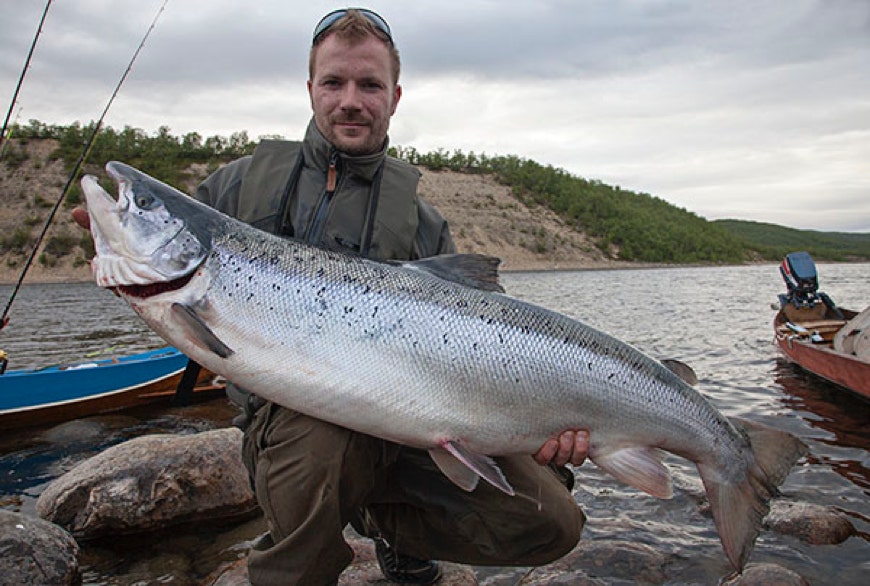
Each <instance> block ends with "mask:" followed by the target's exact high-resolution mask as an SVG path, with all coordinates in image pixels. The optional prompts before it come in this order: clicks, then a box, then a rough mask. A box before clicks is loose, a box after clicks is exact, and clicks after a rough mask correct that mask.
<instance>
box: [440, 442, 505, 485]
mask: <svg viewBox="0 0 870 586" xmlns="http://www.w3.org/2000/svg"><path fill="white" fill-rule="evenodd" d="M429 454H430V455H431V456H432V459H433V460H434V461H435V464H436V465H437V466H438V468H439V469H440V470H441V471H442V472H443V473H444V475H445V476H447V478H449V479H450V480H452V481H453V483H454V484H456V485H457V486H459V487H460V488H462V489H464V490H467V491H472V490H474V489H475V487H476V486H477V480H478V478H483V479H484V480H486V481H487V482H489V483H490V484H491V485H493V486H494V487H496V488H497V489H499V490H500V491H502V492H504V493H505V494H509V495H511V496H514V494H516V493H515V491H514V489H513V487H512V486H511V485H510V483H508V481H507V479H506V478H505V477H504V474H503V473H502V471H501V469H500V468H499V467H498V464H496V462H495V460H493V459H492V458H490V457H489V456H484V455H482V454H478V453H475V452H472V451H471V450H469V449H468V448H466V447H465V446H463V445H461V444H459V443H457V442H452V441H448V442H444V443H443V444H442V445H441V448H436V449H433V450H429Z"/></svg>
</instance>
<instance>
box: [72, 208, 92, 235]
mask: <svg viewBox="0 0 870 586" xmlns="http://www.w3.org/2000/svg"><path fill="white" fill-rule="evenodd" d="M72 217H73V220H75V221H76V224H78V225H79V226H81V227H82V228H84V229H85V230H90V229H91V217H90V216H89V215H88V210H86V209H84V208H74V209H73V211H72Z"/></svg>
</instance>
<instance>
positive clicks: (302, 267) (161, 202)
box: [82, 162, 804, 571]
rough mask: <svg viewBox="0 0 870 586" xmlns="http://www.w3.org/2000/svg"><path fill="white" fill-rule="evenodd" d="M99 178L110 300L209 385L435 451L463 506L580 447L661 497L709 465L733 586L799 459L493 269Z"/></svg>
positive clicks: (126, 174) (99, 246)
mask: <svg viewBox="0 0 870 586" xmlns="http://www.w3.org/2000/svg"><path fill="white" fill-rule="evenodd" d="M107 171H108V173H109V175H110V176H111V177H112V178H114V179H115V180H116V181H117V182H118V183H119V198H118V201H117V202H116V201H115V200H114V199H113V198H112V197H111V196H110V195H109V194H108V193H106V192H105V191H104V190H103V189H102V188H101V187H100V186H99V184H98V183H97V180H96V179H95V178H94V177H90V176H89V177H85V178H84V179H83V181H82V184H83V187H84V191H85V195H86V197H87V203H88V211H89V214H90V218H91V229H92V232H93V236H94V241H95V245H96V251H97V255H96V257H95V258H94V260H93V271H94V275H95V278H96V281H97V283H98V284H99V285H100V286H103V287H112V288H115V289H116V290H117V291H118V292H119V293H120V294H121V295H122V296H123V297H124V298H125V299H126V300H127V301H128V302H129V304H130V306H131V307H132V308H133V309H134V310H135V311H136V312H137V313H138V314H139V315H140V316H141V317H142V319H144V320H145V322H146V323H147V324H148V325H149V326H150V327H151V328H153V329H154V331H156V332H157V333H158V334H159V335H161V336H162V337H163V338H164V339H166V341H168V342H169V343H171V344H173V345H175V346H176V347H178V348H179V349H180V350H181V351H182V352H184V353H185V354H187V355H188V356H190V357H191V358H193V359H194V360H196V361H197V362H199V363H201V364H202V365H204V366H205V367H207V368H208V369H210V370H212V371H214V372H217V373H220V374H222V375H224V376H226V377H227V378H228V379H229V380H231V381H233V382H235V383H236V384H237V385H239V386H241V387H243V388H246V389H248V390H250V391H252V392H254V393H256V394H258V395H260V396H262V397H263V398H265V399H268V400H270V401H274V402H275V403H279V404H281V405H285V406H287V407H290V408H292V409H295V410H298V411H301V412H304V413H307V414H309V415H312V416H314V417H317V418H320V419H324V420H328V421H331V422H333V423H336V424H338V425H342V426H345V427H348V428H352V429H355V430H358V431H361V432H364V433H367V434H371V435H375V436H379V437H382V438H385V439H388V440H392V441H395V442H399V443H403V444H407V445H411V446H416V447H420V448H425V449H428V450H429V452H430V453H431V455H432V457H433V459H434V460H435V462H436V463H437V465H438V466H439V468H440V469H441V470H442V471H443V472H444V473H445V474H446V475H447V476H448V477H449V478H450V479H451V480H452V481H454V482H455V483H456V484H457V485H459V486H460V487H462V488H463V489H465V490H473V489H474V488H475V487H476V485H477V482H478V479H479V478H480V477H482V478H484V479H485V480H486V481H487V482H490V483H492V484H493V485H494V486H496V487H497V488H499V489H501V490H503V491H505V492H506V493H508V494H513V489H512V488H511V485H510V478H505V477H504V476H503V475H502V473H501V471H500V470H499V468H498V466H497V464H496V462H495V461H494V460H493V459H492V458H490V456H498V455H507V454H532V453H534V452H535V451H536V450H537V449H538V448H539V447H540V446H541V445H542V444H543V443H544V442H545V441H546V440H547V439H548V438H551V437H554V436H555V435H557V434H558V433H559V432H561V431H563V430H565V429H579V428H584V429H588V430H589V431H590V433H591V444H590V449H589V457H590V458H591V459H592V461H593V462H595V463H596V464H597V465H598V466H600V467H601V468H603V469H604V470H606V471H607V472H608V473H610V474H611V475H613V476H615V477H616V478H618V479H620V480H622V481H624V482H626V483H628V484H630V485H632V486H634V487H637V488H639V489H641V490H643V491H645V492H647V493H649V494H651V495H654V496H657V497H660V498H668V497H670V496H671V495H672V485H671V479H670V474H669V472H668V470H667V468H666V467H665V466H664V464H663V463H662V460H661V456H662V454H661V452H660V450H666V451H668V452H671V453H673V454H677V455H679V456H682V457H684V458H687V459H688V460H691V461H692V462H694V463H695V464H696V465H697V468H698V471H699V473H700V476H701V478H702V480H703V482H704V486H705V488H706V491H707V495H708V497H709V500H710V505H711V509H712V513H713V518H714V520H715V523H716V527H717V529H718V532H719V535H720V538H721V540H722V544H723V546H724V549H725V552H726V554H727V555H728V558H729V559H730V561H731V563H732V565H733V566H734V568H735V569H736V570H737V571H740V570H742V568H743V566H744V564H745V562H746V559H747V557H748V555H749V552H750V550H751V548H752V545H753V543H754V541H755V538H756V536H757V534H758V531H759V527H760V524H761V521H762V518H763V517H764V515H765V514H766V513H767V511H768V501H769V500H770V498H771V497H772V496H773V495H774V493H775V492H776V486H777V485H778V484H780V483H781V482H782V480H783V479H784V478H785V476H786V475H787V474H788V471H789V470H790V468H791V466H792V465H793V464H794V462H795V461H796V460H797V459H798V458H799V457H800V455H801V454H802V453H803V450H804V446H803V444H802V443H801V442H800V441H798V440H797V439H796V438H794V437H793V436H791V435H789V434H786V433H784V432H781V431H777V430H773V429H769V428H765V427H761V426H757V425H750V424H747V425H745V426H744V425H741V424H737V423H734V422H731V421H729V420H728V419H726V418H725V417H723V416H722V415H721V414H720V413H719V411H717V410H716V409H715V408H714V407H713V406H712V405H711V404H710V403H709V402H707V401H706V400H705V399H704V398H703V397H702V396H701V395H700V394H699V393H698V392H697V391H695V390H694V389H693V388H692V387H691V386H689V385H688V384H686V383H685V382H683V380H681V379H680V378H679V377H678V376H676V375H675V374H674V373H673V372H671V371H670V370H668V369H667V368H665V367H664V366H663V365H662V364H661V363H660V362H658V361H656V360H654V359H652V358H650V357H648V356H647V355H646V354H644V353H642V352H640V351H638V350H637V349H635V348H633V347H631V346H629V345H627V344H625V343H623V342H621V341H619V340H617V339H615V338H613V337H611V336H608V335H607V334H604V333H602V332H600V331H598V330H596V329H594V328H591V327H589V326H587V325H585V324H583V323H581V322H579V321H577V320H574V319H571V318H569V317H567V316H564V315H561V314H559V313H556V312H553V311H549V310H547V309H544V308H542V307H538V306H535V305H532V304H529V303H525V302H523V301H520V300H517V299H513V298H511V297H509V296H506V295H504V294H502V293H500V292H498V289H499V287H498V285H497V275H496V272H495V266H496V265H497V261H496V262H492V259H486V258H483V257H476V256H468V255H455V256H449V257H444V258H441V257H436V258H435V259H428V260H424V261H418V262H407V263H398V264H384V263H378V262H373V261H370V260H366V259H362V258H357V257H353V256H348V255H344V254H340V253H336V252H331V251H326V250H322V249H319V248H313V247H311V246H306V245H304V244H301V243H299V242H296V241H293V240H286V239H282V238H278V237H276V236H272V235H270V234H267V233H265V232H261V231H258V230H256V229H254V228H252V227H250V226H248V225H246V224H244V223H242V222H239V221H237V220H234V219H232V218H230V217H228V216H225V215H223V214H221V213H218V212H217V211H215V210H213V209H211V208H209V207H208V206H205V205H203V204H201V203H199V202H196V201H194V200H193V199H192V198H190V197H188V196H186V195H184V194H182V193H181V192H179V191H176V190H175V189H173V188H171V187H169V186H167V185H165V184H163V183H160V182H159V181H157V180H155V179H153V178H152V177H149V176H147V175H145V174H144V173H141V172H140V171H137V170H136V169H133V168H132V167H129V166H127V165H124V164H122V163H117V162H112V163H109V164H108V165H107ZM480 267H483V269H484V270H482V271H478V270H477V269H478V268H480Z"/></svg>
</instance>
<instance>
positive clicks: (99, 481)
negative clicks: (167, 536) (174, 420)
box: [36, 428, 256, 538]
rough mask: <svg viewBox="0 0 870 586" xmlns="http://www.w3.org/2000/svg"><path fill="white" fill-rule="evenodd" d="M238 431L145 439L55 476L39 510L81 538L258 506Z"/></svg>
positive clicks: (228, 515) (234, 513) (221, 516)
mask: <svg viewBox="0 0 870 586" xmlns="http://www.w3.org/2000/svg"><path fill="white" fill-rule="evenodd" d="M241 439H242V432H241V431H239V430H238V429H235V428H228V429H219V430H214V431H207V432H203V433H198V434H193V435H151V436H143V437H139V438H136V439H133V440H130V441H128V442H124V443H123V444H119V445H116V446H113V447H111V448H109V449H107V450H106V451H104V452H102V453H100V454H98V455H96V456H94V457H92V458H89V459H88V460H85V461H83V462H81V463H79V464H78V465H77V466H75V467H74V468H73V469H72V470H70V471H69V472H67V473H66V474H64V475H63V476H61V477H60V478H57V479H56V480H54V481H53V482H52V483H51V484H49V485H48V486H47V487H46V489H45V490H44V491H43V493H42V494H41V495H40V497H39V500H38V501H37V503H36V511H37V513H38V514H39V516H40V517H42V518H43V519H46V520H49V521H52V522H54V523H57V524H58V525H60V526H61V527H64V528H65V529H67V530H68V531H70V532H71V533H72V534H73V535H75V536H77V537H84V538H93V537H100V536H104V535H107V534H118V533H138V532H145V531H152V530H156V529H162V528H166V527H170V526H173V525H177V524H180V523H187V522H193V521H210V520H219V519H225V518H233V517H240V516H244V515H247V514H250V513H251V512H253V511H255V510H256V500H255V497H254V494H253V492H252V491H251V488H250V485H249V482H248V476H247V471H246V470H245V467H244V465H243V464H242V459H241Z"/></svg>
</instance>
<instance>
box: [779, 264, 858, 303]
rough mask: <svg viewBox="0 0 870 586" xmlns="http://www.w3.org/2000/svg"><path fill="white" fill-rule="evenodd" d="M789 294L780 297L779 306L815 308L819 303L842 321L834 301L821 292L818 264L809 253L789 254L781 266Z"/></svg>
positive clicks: (781, 272)
mask: <svg viewBox="0 0 870 586" xmlns="http://www.w3.org/2000/svg"><path fill="white" fill-rule="evenodd" d="M779 272H780V274H781V275H782V279H783V281H785V286H786V288H787V289H788V292H787V293H783V294H780V295H779V304H780V306H782V307H785V306H786V305H788V304H789V303H791V304H793V305H794V306H795V307H796V308H801V307H809V308H813V307H815V305H816V304H817V303H822V304H824V305H826V306H827V307H828V308H829V309H830V310H831V311H833V312H834V313H835V314H836V315H837V316H838V317H839V318H840V319H843V314H842V313H840V310H839V309H837V306H836V305H835V304H834V301H833V300H832V299H831V298H830V297H828V295H827V294H825V293H822V292H821V291H819V276H818V273H817V272H816V263H814V262H813V259H812V257H811V256H810V255H809V253H808V252H792V253H790V254H787V255H786V257H785V258H784V259H783V261H782V264H781V265H780V266H779Z"/></svg>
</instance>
